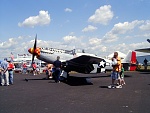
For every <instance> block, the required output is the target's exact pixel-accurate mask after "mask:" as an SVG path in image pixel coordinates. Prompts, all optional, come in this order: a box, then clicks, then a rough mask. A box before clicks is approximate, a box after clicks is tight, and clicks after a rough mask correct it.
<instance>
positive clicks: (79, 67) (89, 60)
mask: <svg viewBox="0 0 150 113" xmlns="http://www.w3.org/2000/svg"><path fill="white" fill-rule="evenodd" d="M101 61H102V62H105V61H104V59H103V58H100V57H94V56H87V55H82V56H79V57H76V58H73V59H71V60H68V61H66V68H65V71H67V72H70V71H76V72H79V73H90V72H91V71H92V70H94V67H93V64H98V65H99V64H100V62H101Z"/></svg>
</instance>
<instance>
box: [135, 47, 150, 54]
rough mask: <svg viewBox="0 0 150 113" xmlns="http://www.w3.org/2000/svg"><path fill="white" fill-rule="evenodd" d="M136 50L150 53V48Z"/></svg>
mask: <svg viewBox="0 0 150 113" xmlns="http://www.w3.org/2000/svg"><path fill="white" fill-rule="evenodd" d="M135 51H139V52H144V53H150V48H144V49H136V50H135Z"/></svg>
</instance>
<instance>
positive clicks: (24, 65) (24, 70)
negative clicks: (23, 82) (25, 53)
mask: <svg viewBox="0 0 150 113" xmlns="http://www.w3.org/2000/svg"><path fill="white" fill-rule="evenodd" d="M22 68H23V70H22V74H27V64H26V62H25V63H23V65H22Z"/></svg>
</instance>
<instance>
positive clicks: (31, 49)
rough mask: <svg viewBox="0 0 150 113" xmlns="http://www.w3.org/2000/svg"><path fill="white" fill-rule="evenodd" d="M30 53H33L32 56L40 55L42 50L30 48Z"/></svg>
mask: <svg viewBox="0 0 150 113" xmlns="http://www.w3.org/2000/svg"><path fill="white" fill-rule="evenodd" d="M28 52H29V53H31V54H36V55H40V52H41V49H40V48H36V49H33V48H30V49H29V50H28Z"/></svg>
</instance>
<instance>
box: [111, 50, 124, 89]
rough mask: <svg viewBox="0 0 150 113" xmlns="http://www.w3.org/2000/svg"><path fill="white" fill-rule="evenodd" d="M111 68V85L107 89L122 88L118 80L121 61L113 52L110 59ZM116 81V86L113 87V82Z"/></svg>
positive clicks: (116, 53)
mask: <svg viewBox="0 0 150 113" xmlns="http://www.w3.org/2000/svg"><path fill="white" fill-rule="evenodd" d="M112 67H113V71H112V73H111V79H112V84H111V85H110V86H108V88H122V85H121V80H120V71H121V59H120V57H118V52H114V56H113V58H112ZM116 80H117V81H118V86H116V85H115V81H116Z"/></svg>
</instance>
